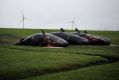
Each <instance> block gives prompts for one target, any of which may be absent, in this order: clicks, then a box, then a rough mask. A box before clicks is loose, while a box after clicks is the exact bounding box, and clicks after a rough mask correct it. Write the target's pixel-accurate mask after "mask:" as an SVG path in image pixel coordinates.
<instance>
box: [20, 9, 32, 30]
mask: <svg viewBox="0 0 119 80" xmlns="http://www.w3.org/2000/svg"><path fill="white" fill-rule="evenodd" d="M21 13H22V19H21V20H20V23H21V22H22V27H23V29H24V24H25V23H24V21H25V20H29V21H31V20H30V19H27V18H25V17H24V13H23V10H22V11H21Z"/></svg>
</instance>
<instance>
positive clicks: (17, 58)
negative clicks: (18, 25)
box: [0, 29, 119, 80]
mask: <svg viewBox="0 0 119 80" xmlns="http://www.w3.org/2000/svg"><path fill="white" fill-rule="evenodd" d="M44 31H45V32H54V31H59V30H44ZM38 32H41V31H40V30H39V29H24V30H22V29H0V44H1V45H0V80H14V79H23V80H119V76H118V75H119V46H118V45H119V37H118V36H119V31H89V33H91V34H96V35H100V36H104V37H108V38H110V39H111V42H112V44H113V45H116V46H90V45H76V46H75V45H70V46H69V47H67V48H59V49H53V48H43V47H32V46H17V45H12V44H13V43H16V42H18V41H19V39H20V38H23V37H26V36H28V35H31V34H34V33H38ZM68 32H70V31H68ZM71 32H72V31H71ZM4 44H7V45H4ZM8 44H10V45H8Z"/></svg>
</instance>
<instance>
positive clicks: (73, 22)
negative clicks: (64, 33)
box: [70, 17, 76, 29]
mask: <svg viewBox="0 0 119 80" xmlns="http://www.w3.org/2000/svg"><path fill="white" fill-rule="evenodd" d="M70 23H71V24H72V29H74V26H75V25H76V24H75V17H74V18H73V20H72V21H71V22H70Z"/></svg>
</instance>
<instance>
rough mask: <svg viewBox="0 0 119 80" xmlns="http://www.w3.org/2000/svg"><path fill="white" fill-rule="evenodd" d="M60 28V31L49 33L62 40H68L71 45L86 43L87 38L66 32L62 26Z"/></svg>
mask: <svg viewBox="0 0 119 80" xmlns="http://www.w3.org/2000/svg"><path fill="white" fill-rule="evenodd" d="M60 30H61V32H52V33H51V34H53V35H55V36H58V37H60V38H63V39H64V40H66V41H68V43H69V44H71V45H81V44H82V45H85V44H88V39H86V38H83V37H80V36H78V35H75V34H71V33H67V32H65V31H64V30H63V28H61V29H60Z"/></svg>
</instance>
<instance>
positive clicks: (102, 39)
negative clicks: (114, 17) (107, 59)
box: [72, 28, 110, 45]
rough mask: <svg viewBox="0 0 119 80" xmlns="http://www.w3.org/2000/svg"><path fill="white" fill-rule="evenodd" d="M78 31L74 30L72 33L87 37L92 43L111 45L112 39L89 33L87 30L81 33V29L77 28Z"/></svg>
mask: <svg viewBox="0 0 119 80" xmlns="http://www.w3.org/2000/svg"><path fill="white" fill-rule="evenodd" d="M75 31H76V32H72V34H75V35H78V36H81V37H84V38H87V39H88V40H89V44H90V45H109V44H110V39H108V38H105V37H102V36H98V35H93V34H88V33H87V31H85V33H80V31H79V30H78V29H77V28H75Z"/></svg>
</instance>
